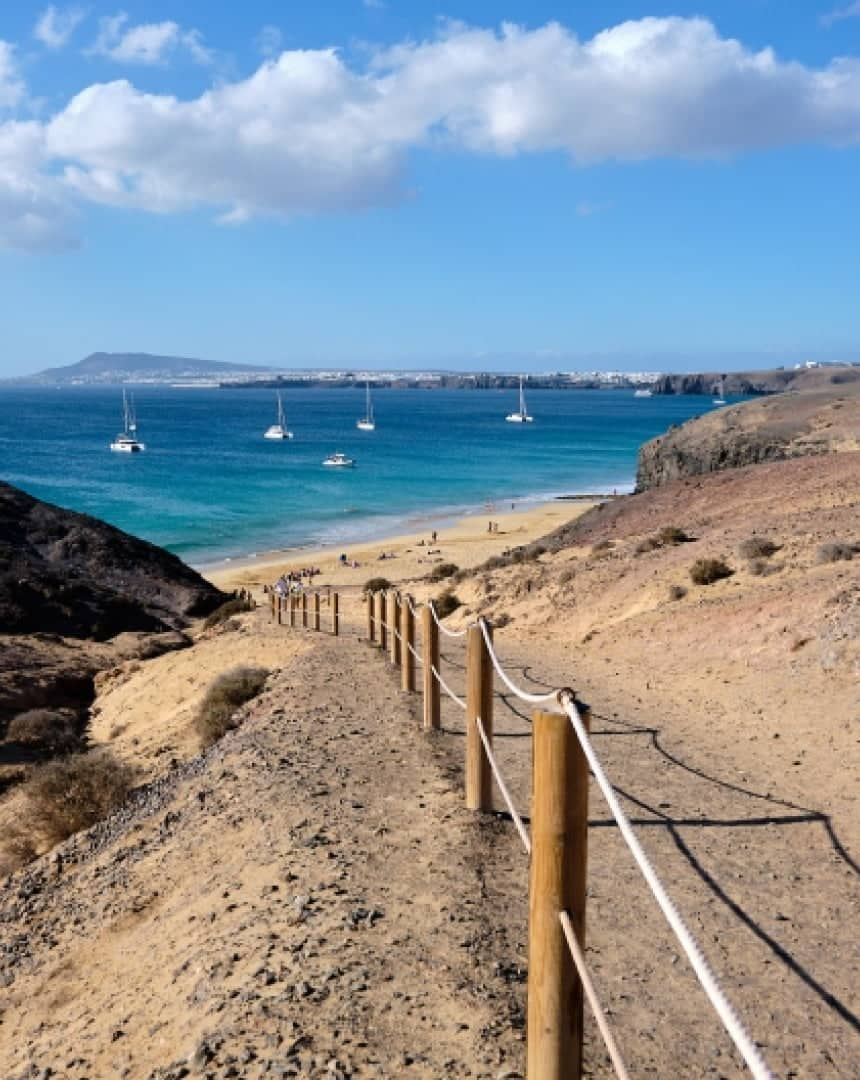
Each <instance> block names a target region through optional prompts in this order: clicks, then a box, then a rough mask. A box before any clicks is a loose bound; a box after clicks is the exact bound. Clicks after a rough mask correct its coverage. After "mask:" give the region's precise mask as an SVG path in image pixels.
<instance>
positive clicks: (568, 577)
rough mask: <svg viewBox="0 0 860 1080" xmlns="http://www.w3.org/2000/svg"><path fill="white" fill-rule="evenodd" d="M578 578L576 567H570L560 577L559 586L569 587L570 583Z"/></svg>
mask: <svg viewBox="0 0 860 1080" xmlns="http://www.w3.org/2000/svg"><path fill="white" fill-rule="evenodd" d="M575 577H576V567H574V566H568V567H566V568H565V569H564V570H562V572H561V573H560V574H559V575H558V583H559V585H567V583H568V582H569V581H573V579H574V578H575Z"/></svg>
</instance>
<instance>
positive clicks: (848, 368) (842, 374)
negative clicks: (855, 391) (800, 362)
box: [653, 365, 860, 395]
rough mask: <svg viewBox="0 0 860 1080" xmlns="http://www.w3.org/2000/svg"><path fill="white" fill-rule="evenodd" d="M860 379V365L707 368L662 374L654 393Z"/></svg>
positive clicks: (754, 389) (776, 389)
mask: <svg viewBox="0 0 860 1080" xmlns="http://www.w3.org/2000/svg"><path fill="white" fill-rule="evenodd" d="M857 381H860V366H856V365H855V366H852V365H842V366H839V367H835V366H834V367H820V368H801V369H799V370H795V369H794V368H791V369H789V370H788V371H786V370H783V369H782V368H777V369H774V370H771V371H727V372H719V371H705V372H699V373H697V374H690V375H661V376H660V378H659V379H658V380H657V382H656V383H655V384H654V387H653V393H655V394H707V395H716V394H718V393H720V392H722V393H723V394H730V395H737V394H781V393H782V392H783V391H785V390H814V389H821V388H824V387H826V386H841V385H845V384H846V383H852V382H857Z"/></svg>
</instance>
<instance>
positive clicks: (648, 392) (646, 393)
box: [633, 390, 651, 397]
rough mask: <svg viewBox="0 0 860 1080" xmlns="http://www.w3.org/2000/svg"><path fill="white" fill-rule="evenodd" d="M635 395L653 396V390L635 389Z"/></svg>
mask: <svg viewBox="0 0 860 1080" xmlns="http://www.w3.org/2000/svg"><path fill="white" fill-rule="evenodd" d="M633 396H634V397H651V391H650V390H634V391H633Z"/></svg>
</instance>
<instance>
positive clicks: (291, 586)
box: [272, 566, 320, 596]
mask: <svg viewBox="0 0 860 1080" xmlns="http://www.w3.org/2000/svg"><path fill="white" fill-rule="evenodd" d="M319 573H320V569H319V567H316V566H307V567H303V568H302V569H301V570H290V571H288V572H287V573H285V574H281V576H280V577H279V578H278V580H277V581H276V582H275V584H274V585H273V586H272V589H273V591H274V592H276V593H277V594H278V596H288V595H289V594H290V593H291V592H301V591H302V589H303V588H304V587H305V585H311V584H312V583H313V579H314V578H315V577H316V575H317V574H319Z"/></svg>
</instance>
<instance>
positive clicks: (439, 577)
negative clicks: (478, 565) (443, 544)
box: [427, 562, 460, 581]
mask: <svg viewBox="0 0 860 1080" xmlns="http://www.w3.org/2000/svg"><path fill="white" fill-rule="evenodd" d="M459 572H460V567H459V566H457V564H456V563H452V562H443V563H439V564H438V566H434V567H433V569H432V570H431V571H430V573H429V574H428V575H427V580H428V581H444V580H445V578H449V577H453V576H454V574H458V573H459Z"/></svg>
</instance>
